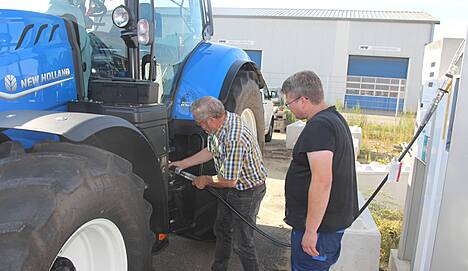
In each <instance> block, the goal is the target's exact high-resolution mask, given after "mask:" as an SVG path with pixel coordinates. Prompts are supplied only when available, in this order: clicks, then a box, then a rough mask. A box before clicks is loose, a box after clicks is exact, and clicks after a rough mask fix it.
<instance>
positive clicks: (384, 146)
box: [342, 108, 415, 164]
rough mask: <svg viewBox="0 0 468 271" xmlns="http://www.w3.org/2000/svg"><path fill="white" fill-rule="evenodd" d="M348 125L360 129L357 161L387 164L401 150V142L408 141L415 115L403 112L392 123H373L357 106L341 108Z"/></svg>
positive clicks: (413, 126) (413, 125) (411, 133)
mask: <svg viewBox="0 0 468 271" xmlns="http://www.w3.org/2000/svg"><path fill="white" fill-rule="evenodd" d="M342 112H343V113H346V114H345V115H346V120H347V121H348V124H349V125H350V126H354V125H357V126H359V127H361V129H362V142H361V149H360V154H359V156H358V161H359V162H360V163H370V162H372V161H377V162H380V163H383V164H387V163H389V162H390V161H391V159H392V158H393V157H397V156H399V154H400V152H401V151H402V147H401V143H404V142H409V141H410V140H411V138H412V136H413V133H414V128H415V115H414V114H408V113H403V114H401V115H400V116H398V117H397V118H395V121H394V122H393V123H385V124H382V123H375V122H372V121H370V120H369V118H368V117H367V115H365V114H364V113H362V112H361V111H360V109H359V108H356V109H354V110H343V111H342Z"/></svg>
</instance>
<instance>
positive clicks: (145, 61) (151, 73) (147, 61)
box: [141, 54, 157, 81]
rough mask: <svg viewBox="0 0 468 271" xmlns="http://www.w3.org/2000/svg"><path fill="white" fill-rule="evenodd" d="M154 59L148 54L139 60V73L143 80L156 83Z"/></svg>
mask: <svg viewBox="0 0 468 271" xmlns="http://www.w3.org/2000/svg"><path fill="white" fill-rule="evenodd" d="M156 64H157V63H156V59H155V58H152V57H151V55H150V54H146V55H144V56H143V58H142V59H141V72H142V78H143V79H144V80H151V81H156V79H157V66H156Z"/></svg>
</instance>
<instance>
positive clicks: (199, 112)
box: [190, 96, 226, 120]
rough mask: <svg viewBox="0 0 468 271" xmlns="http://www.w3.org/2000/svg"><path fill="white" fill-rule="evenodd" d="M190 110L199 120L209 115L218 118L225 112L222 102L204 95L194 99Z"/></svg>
mask: <svg viewBox="0 0 468 271" xmlns="http://www.w3.org/2000/svg"><path fill="white" fill-rule="evenodd" d="M190 111H192V115H194V117H195V115H196V118H198V119H200V120H205V119H207V118H209V117H213V118H220V117H222V116H224V114H225V113H226V110H225V109H224V105H223V103H222V102H221V101H220V100H218V99H216V98H215V97H212V96H204V97H201V98H200V99H198V100H196V101H194V102H193V103H192V105H191V106H190Z"/></svg>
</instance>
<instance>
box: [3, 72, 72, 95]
mask: <svg viewBox="0 0 468 271" xmlns="http://www.w3.org/2000/svg"><path fill="white" fill-rule="evenodd" d="M71 75H72V74H71V72H70V69H69V68H64V69H58V70H54V71H51V72H45V73H42V74H39V75H33V76H29V77H27V78H24V79H21V80H20V81H18V80H17V79H16V77H15V76H14V75H11V74H8V75H6V76H5V78H3V81H4V85H5V91H0V99H5V100H15V99H18V98H21V97H24V96H26V95H29V94H31V93H35V92H38V91H41V90H43V89H46V88H48V87H52V86H56V85H61V84H62V83H64V82H66V81H69V80H72V79H73V76H71ZM19 83H21V88H20V89H19V90H18V84H19ZM17 90H18V91H17Z"/></svg>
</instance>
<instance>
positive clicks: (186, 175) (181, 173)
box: [170, 167, 291, 248]
mask: <svg viewBox="0 0 468 271" xmlns="http://www.w3.org/2000/svg"><path fill="white" fill-rule="evenodd" d="M170 170H171V171H172V172H174V173H175V174H176V175H178V176H181V177H183V178H184V179H186V180H188V181H190V182H191V181H193V180H194V179H195V178H196V177H197V176H195V175H193V174H191V173H189V172H187V171H184V170H183V169H181V168H174V167H171V168H170ZM204 190H206V191H208V193H210V194H211V195H213V196H214V197H216V198H217V199H219V200H220V201H221V202H222V203H223V204H224V205H226V206H227V207H228V208H229V209H231V211H232V212H233V213H234V214H235V215H237V216H238V217H239V218H240V219H242V221H244V222H245V223H246V224H247V225H248V226H249V227H251V228H252V229H253V230H254V231H256V232H257V233H259V234H260V235H261V236H263V237H265V238H266V239H268V240H270V241H271V242H272V243H273V244H275V245H277V246H281V247H288V248H290V247H291V244H288V243H286V242H283V241H280V240H278V239H276V238H274V237H272V236H271V235H269V234H268V233H266V232H264V231H262V230H261V229H260V228H258V227H257V225H255V224H253V223H252V222H250V221H249V220H248V219H247V218H245V217H244V216H243V215H242V214H241V213H240V212H239V211H237V210H236V208H235V207H234V206H232V205H231V203H229V202H228V201H227V200H225V199H224V198H223V197H222V196H221V195H220V194H219V193H218V192H217V191H216V190H215V189H213V188H212V187H208V186H207V187H205V189H204Z"/></svg>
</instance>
